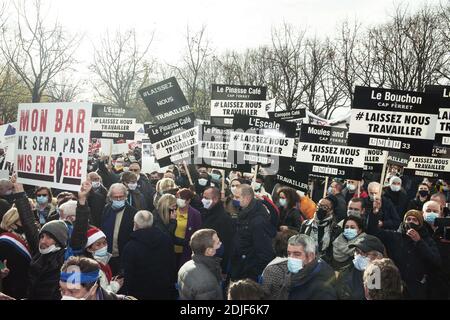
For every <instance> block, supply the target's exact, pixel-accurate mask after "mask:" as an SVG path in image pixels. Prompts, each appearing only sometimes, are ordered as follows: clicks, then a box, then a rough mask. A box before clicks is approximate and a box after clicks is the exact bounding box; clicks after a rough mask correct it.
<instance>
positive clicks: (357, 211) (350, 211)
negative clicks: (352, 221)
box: [347, 209, 361, 218]
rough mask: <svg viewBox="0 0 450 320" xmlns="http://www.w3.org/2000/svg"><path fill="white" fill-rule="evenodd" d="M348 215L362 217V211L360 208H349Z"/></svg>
mask: <svg viewBox="0 0 450 320" xmlns="http://www.w3.org/2000/svg"><path fill="white" fill-rule="evenodd" d="M347 216H353V217H358V218H360V217H361V211H359V210H352V209H348V210H347Z"/></svg>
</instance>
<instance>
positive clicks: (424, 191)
mask: <svg viewBox="0 0 450 320" xmlns="http://www.w3.org/2000/svg"><path fill="white" fill-rule="evenodd" d="M419 195H420V196H421V197H426V196H428V195H429V192H428V191H427V190H420V191H419Z"/></svg>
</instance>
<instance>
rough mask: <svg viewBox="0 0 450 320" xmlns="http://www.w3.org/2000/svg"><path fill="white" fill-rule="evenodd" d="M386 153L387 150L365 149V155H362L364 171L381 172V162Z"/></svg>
mask: <svg viewBox="0 0 450 320" xmlns="http://www.w3.org/2000/svg"><path fill="white" fill-rule="evenodd" d="M387 155H388V152H387V151H383V150H378V149H367V151H366V156H365V157H364V171H370V172H373V173H381V172H382V171H383V164H384V162H385V160H386V157H387Z"/></svg>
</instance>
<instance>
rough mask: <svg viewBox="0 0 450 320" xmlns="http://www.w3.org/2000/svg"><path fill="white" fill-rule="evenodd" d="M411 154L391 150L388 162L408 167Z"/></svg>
mask: <svg viewBox="0 0 450 320" xmlns="http://www.w3.org/2000/svg"><path fill="white" fill-rule="evenodd" d="M410 157H411V156H410V155H409V154H407V153H403V152H395V151H389V152H388V155H387V164H392V165H396V166H399V167H406V166H407V165H408V162H409V159H410Z"/></svg>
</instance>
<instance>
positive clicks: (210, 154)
mask: <svg viewBox="0 0 450 320" xmlns="http://www.w3.org/2000/svg"><path fill="white" fill-rule="evenodd" d="M201 130H202V134H201V141H200V143H199V148H198V152H199V154H198V157H199V159H201V160H202V165H204V166H206V167H214V168H220V169H230V170H236V171H242V172H250V171H251V165H249V164H237V163H232V162H229V161H228V150H229V148H230V144H229V142H230V132H231V131H232V129H231V128H227V127H225V126H211V125H203V126H202V127H201Z"/></svg>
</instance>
